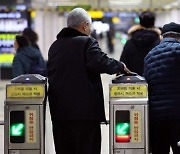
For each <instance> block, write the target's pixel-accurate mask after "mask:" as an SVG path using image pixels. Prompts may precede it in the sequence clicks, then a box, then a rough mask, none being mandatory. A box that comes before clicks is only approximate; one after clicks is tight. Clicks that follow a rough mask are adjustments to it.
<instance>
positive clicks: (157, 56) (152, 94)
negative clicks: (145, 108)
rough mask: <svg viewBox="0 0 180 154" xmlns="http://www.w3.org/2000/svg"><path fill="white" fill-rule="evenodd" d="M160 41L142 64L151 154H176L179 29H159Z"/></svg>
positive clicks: (179, 150) (179, 97)
mask: <svg viewBox="0 0 180 154" xmlns="http://www.w3.org/2000/svg"><path fill="white" fill-rule="evenodd" d="M162 34H163V40H162V42H161V43H160V44H159V45H158V46H156V47H155V48H153V49H152V50H151V51H150V52H149V53H148V55H147V56H146V58H145V60H144V65H145V68H144V77H145V78H146V80H147V82H148V85H149V106H150V139H151V146H152V154H169V150H170V146H171V147H172V150H173V153H174V154H180V147H178V146H177V142H178V141H180V25H179V24H176V23H170V24H166V25H164V26H163V29H162Z"/></svg>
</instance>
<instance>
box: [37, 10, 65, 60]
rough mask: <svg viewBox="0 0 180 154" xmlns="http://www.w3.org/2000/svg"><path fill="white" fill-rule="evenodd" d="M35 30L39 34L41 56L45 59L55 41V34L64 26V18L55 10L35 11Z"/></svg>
mask: <svg viewBox="0 0 180 154" xmlns="http://www.w3.org/2000/svg"><path fill="white" fill-rule="evenodd" d="M34 22H35V31H36V32H37V33H38V35H39V41H38V44H39V46H40V49H41V52H42V54H43V57H44V58H45V59H46V60H47V58H48V49H49V47H50V45H51V44H52V43H53V42H54V41H55V39H56V35H57V34H58V33H59V32H60V30H61V29H62V28H63V27H65V26H66V18H65V17H63V16H60V15H59V14H58V13H57V12H50V11H41V10H38V11H36V17H35V21H34Z"/></svg>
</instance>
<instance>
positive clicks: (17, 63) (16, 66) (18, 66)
mask: <svg viewBox="0 0 180 154" xmlns="http://www.w3.org/2000/svg"><path fill="white" fill-rule="evenodd" d="M12 72H13V78H14V77H17V76H19V75H22V74H24V69H23V65H22V63H21V60H20V59H19V57H18V56H15V57H14V59H13V64H12Z"/></svg>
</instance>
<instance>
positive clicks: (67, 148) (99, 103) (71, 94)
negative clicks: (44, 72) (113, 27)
mask: <svg viewBox="0 0 180 154" xmlns="http://www.w3.org/2000/svg"><path fill="white" fill-rule="evenodd" d="M91 24H92V20H91V17H90V16H89V14H88V13H87V12H86V11H85V10H84V9H82V8H75V9H73V10H72V11H71V12H70V13H69V15H68V17H67V27H66V28H63V29H62V30H61V31H60V33H59V34H58V35H57V40H56V41H55V42H53V44H52V45H51V47H50V49H49V53H48V65H47V66H48V82H49V90H48V98H49V105H50V112H51V118H52V125H53V135H54V143H55V150H56V154H100V153H101V129H100V123H101V122H106V118H105V111H104V98H103V89H102V82H101V77H100V74H101V73H108V74H115V73H118V72H124V73H130V71H129V70H128V69H127V68H126V66H125V64H124V63H121V62H119V61H116V60H115V59H111V58H109V57H107V54H105V53H104V52H102V51H101V49H100V47H99V44H98V42H97V40H96V39H94V38H93V37H90V33H91Z"/></svg>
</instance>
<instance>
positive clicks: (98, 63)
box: [86, 39, 124, 74]
mask: <svg viewBox="0 0 180 154" xmlns="http://www.w3.org/2000/svg"><path fill="white" fill-rule="evenodd" d="M86 59H87V67H88V68H89V69H91V70H92V71H95V72H99V73H107V74H115V73H119V72H121V71H123V70H124V65H123V64H122V63H121V62H119V61H117V60H115V59H113V58H109V57H108V56H107V54H105V53H104V52H102V51H101V49H100V47H99V44H98V42H97V41H96V40H94V39H93V40H92V39H90V41H89V42H88V45H87V50H86Z"/></svg>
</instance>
